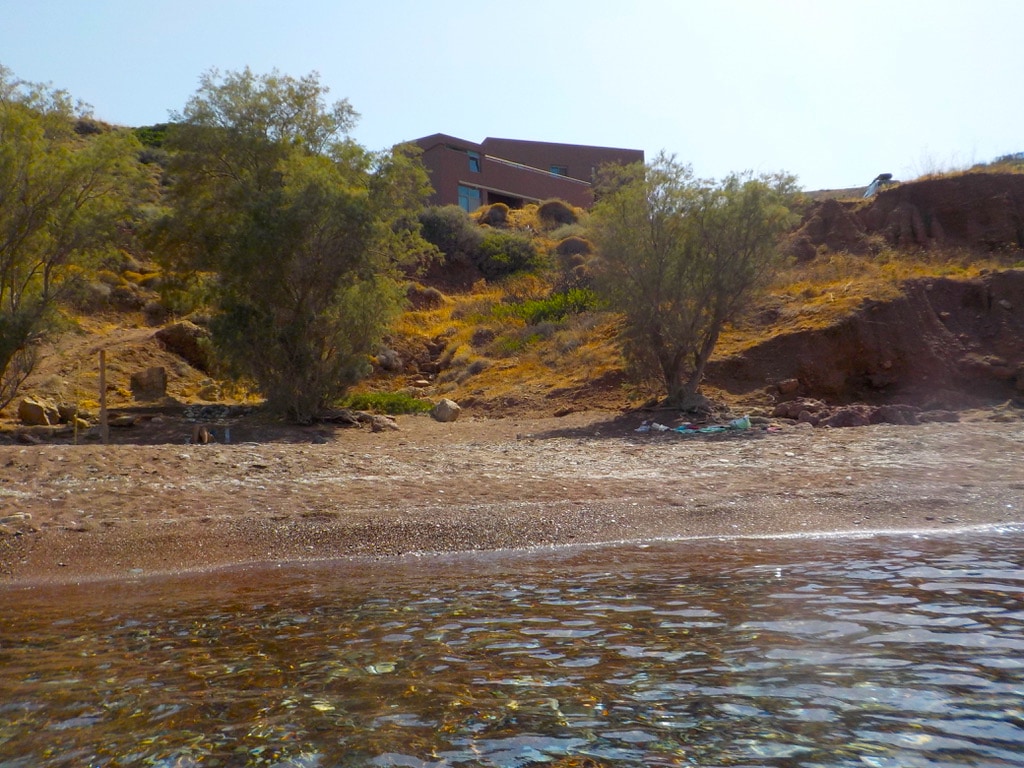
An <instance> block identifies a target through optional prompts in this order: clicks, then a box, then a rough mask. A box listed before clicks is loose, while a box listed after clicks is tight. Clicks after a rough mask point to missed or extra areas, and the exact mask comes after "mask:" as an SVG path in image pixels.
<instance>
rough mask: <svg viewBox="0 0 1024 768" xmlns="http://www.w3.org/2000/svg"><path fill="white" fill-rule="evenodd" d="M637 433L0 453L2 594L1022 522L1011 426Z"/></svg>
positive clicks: (429, 428)
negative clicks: (301, 565)
mask: <svg viewBox="0 0 1024 768" xmlns="http://www.w3.org/2000/svg"><path fill="white" fill-rule="evenodd" d="M639 423H640V422H639V418H638V417H632V418H630V417H616V415H614V414H608V413H587V414H575V415H571V416H567V417H564V418H561V419H553V418H552V419H538V420H517V419H501V420H465V421H459V422H456V423H454V424H440V423H437V422H434V421H432V420H431V419H429V418H427V417H402V418H400V419H399V425H400V427H401V429H400V431H396V432H380V433H371V432H369V431H366V430H357V429H338V430H337V431H330V432H327V433H325V432H324V430H323V429H320V430H318V431H316V432H309V433H306V434H305V438H304V439H305V440H306V441H305V442H302V441H297V439H298V438H297V437H296V435H294V434H293V435H291V436H290V437H289V440H290V441H289V442H283V441H282V442H265V441H260V442H258V441H250V442H237V441H236V442H233V443H232V444H230V445H217V444H211V445H206V446H200V445H186V444H183V442H182V443H164V444H160V445H138V444H122V445H109V446H101V445H96V444H91V445H79V446H74V445H31V446H27V445H26V446H22V445H7V446H0V585H2V584H4V583H7V584H16V583H29V582H39V581H44V582H75V581H81V580H88V579H92V578H111V577H112V578H122V577H134V576H138V575H143V574H154V573H161V572H169V571H185V570H192V569H197V570H198V569H207V568H211V567H216V566H223V565H231V564H240V563H250V562H273V561H283V560H295V559H312V558H317V559H319V558H332V557H340V556H350V555H359V556H375V557H376V556H389V555H398V554H403V553H410V552H422V551H451V550H464V549H497V548H518V547H526V546H534V545H546V544H573V543H584V542H605V541H616V540H623V539H630V540H636V539H651V538H660V537H672V538H675V537H689V536H734V535H764V534H790V533H796V534H803V533H808V534H809V533H819V532H829V531H862V530H864V531H866V530H888V529H933V528H949V527H952V526H968V525H979V524H990V523H991V524H997V523H1024V422H1022V421H1019V420H1017V421H1012V422H1009V423H995V422H991V421H986V420H978V421H968V422H961V423H959V424H926V425H921V426H914V427H907V426H886V425H880V426H874V427H863V428H854V429H840V430H814V429H810V428H802V427H784V428H782V429H780V430H779V431H777V432H771V433H769V432H765V431H764V430H760V429H758V430H751V431H749V432H743V433H733V434H725V435H719V436H710V437H704V436H702V437H684V436H681V435H677V434H674V433H662V434H657V433H655V434H638V433H635V432H634V431H633V430H634V428H635V427H636V426H637V425H638V424H639ZM181 431H182V434H183V435H184V434H185V432H184V427H182V428H181ZM237 433H238V434H239V436H240V437H239V438H238V439H239V440H241V439H245V438H246V434H245V432H244V430H241V429H239V430H237ZM299 438H302V436H301V435H300V436H299Z"/></svg>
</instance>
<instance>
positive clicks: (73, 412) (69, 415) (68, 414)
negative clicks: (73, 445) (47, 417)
mask: <svg viewBox="0 0 1024 768" xmlns="http://www.w3.org/2000/svg"><path fill="white" fill-rule="evenodd" d="M57 415H58V416H59V417H60V420H61V422H62V423H66V424H74V422H75V419H76V418H78V416H79V411H78V405H77V404H76V403H57ZM82 415H84V414H82Z"/></svg>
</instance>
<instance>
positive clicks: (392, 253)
mask: <svg viewBox="0 0 1024 768" xmlns="http://www.w3.org/2000/svg"><path fill="white" fill-rule="evenodd" d="M327 92H328V90H327V88H326V87H324V86H322V85H321V84H320V83H319V79H318V76H317V75H316V74H315V73H314V74H311V75H308V76H306V77H303V78H300V79H295V78H292V77H288V76H285V75H281V74H279V73H277V72H276V71H275V72H272V73H271V74H269V75H255V74H253V73H252V72H251V71H250V70H248V69H246V70H244V71H242V72H229V73H226V74H224V75H221V74H220V73H219V72H217V71H216V70H211V71H210V72H207V73H206V74H205V75H203V77H202V79H201V81H200V88H199V90H198V92H197V93H196V94H195V95H194V96H193V97H192V98H191V99H190V100H189V102H188V103H187V104H186V106H185V109H184V111H183V112H182V113H181V114H180V115H175V116H174V122H173V124H172V126H171V128H170V131H169V135H168V140H167V146H168V148H169V150H170V152H171V160H170V173H171V177H172V179H173V187H172V190H171V193H170V204H171V209H172V212H171V215H170V216H169V217H168V219H167V220H166V221H164V223H163V229H162V232H161V234H162V236H163V246H164V252H165V255H166V256H167V257H168V259H169V260H170V262H171V264H172V265H173V266H174V267H176V268H179V269H189V270H196V271H205V272H207V273H209V274H211V275H212V277H213V279H212V286H213V288H212V301H213V305H214V307H213V308H214V310H215V315H214V318H213V321H212V324H211V329H212V331H213V338H214V344H215V346H216V348H217V349H218V351H219V353H220V357H221V359H222V360H224V361H226V363H227V364H228V366H229V369H230V370H231V371H233V372H235V373H237V374H239V375H242V376H246V377H249V378H251V379H252V380H253V381H254V382H255V383H256V384H257V385H258V387H259V388H260V390H261V392H262V394H263V395H264V396H265V398H266V401H267V404H268V406H269V407H271V408H272V409H274V410H278V411H281V412H284V413H286V414H287V415H288V416H289V417H290V418H292V419H293V420H296V421H299V422H308V421H310V420H311V419H312V418H313V417H314V416H315V414H316V412H317V411H318V410H319V409H321V408H323V407H325V406H327V405H329V404H330V403H331V402H332V401H334V400H335V399H336V398H337V397H339V396H340V395H342V394H343V393H344V392H345V390H346V389H348V388H349V387H350V386H351V385H352V384H353V383H355V382H356V381H358V380H359V379H360V378H361V377H362V376H364V375H365V374H366V373H368V372H369V362H368V361H369V356H370V354H372V353H373V352H374V351H376V346H377V344H378V343H379V340H380V338H381V336H382V335H383V333H384V331H385V330H386V328H387V326H388V324H389V322H390V321H391V320H392V318H393V317H394V315H395V313H396V312H397V311H398V309H399V308H400V297H401V290H400V287H401V286H400V282H399V277H400V272H399V269H398V268H399V267H400V266H401V265H402V264H403V263H404V262H405V261H406V260H407V259H408V258H409V257H411V255H413V254H415V253H416V252H417V251H418V250H425V249H426V247H427V246H426V244H425V243H424V242H423V241H422V240H420V238H419V236H418V227H419V225H418V222H417V221H416V218H415V214H416V213H417V212H418V211H419V209H420V207H421V206H422V204H423V200H424V199H425V197H426V193H427V191H428V182H427V176H426V172H425V171H424V170H423V168H422V165H421V164H420V163H419V161H418V159H417V158H416V157H415V156H414V155H413V153H412V150H411V149H406V148H403V147H397V148H395V149H393V150H392V151H391V152H387V153H380V154H374V153H369V152H367V151H366V150H364V149H363V148H361V147H359V146H358V145H356V144H355V143H354V142H352V141H351V140H349V139H348V138H347V133H348V131H349V129H350V128H351V126H352V125H353V124H354V121H355V119H356V117H357V115H356V113H355V112H354V111H353V110H352V108H351V106H349V104H348V102H347V101H344V100H342V101H338V102H335V103H334V104H331V105H327V104H326V103H325V96H326V94H327Z"/></svg>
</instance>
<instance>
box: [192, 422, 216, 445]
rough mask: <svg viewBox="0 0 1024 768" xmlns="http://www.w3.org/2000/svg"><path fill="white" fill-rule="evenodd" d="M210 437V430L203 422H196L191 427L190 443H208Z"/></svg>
mask: <svg viewBox="0 0 1024 768" xmlns="http://www.w3.org/2000/svg"><path fill="white" fill-rule="evenodd" d="M211 439H212V435H211V434H210V430H209V429H207V428H206V426H204V425H203V424H196V425H195V426H194V427H193V428H192V445H208V444H209V442H210V440H211Z"/></svg>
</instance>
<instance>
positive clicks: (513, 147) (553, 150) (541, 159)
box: [481, 138, 644, 182]
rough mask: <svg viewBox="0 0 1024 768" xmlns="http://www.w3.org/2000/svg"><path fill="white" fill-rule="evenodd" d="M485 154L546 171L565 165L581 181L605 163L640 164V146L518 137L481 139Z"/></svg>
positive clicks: (641, 152)
mask: <svg viewBox="0 0 1024 768" xmlns="http://www.w3.org/2000/svg"><path fill="white" fill-rule="evenodd" d="M481 146H483V148H484V151H485V152H486V153H487V154H489V155H495V156H497V157H503V158H505V159H506V160H512V161H514V162H517V163H522V164H523V165H529V166H532V167H533V168H541V169H543V170H546V171H548V170H550V169H551V167H552V166H559V167H561V168H565V169H566V171H567V175H568V176H570V177H571V178H574V179H580V180H581V181H586V182H592V181H593V180H594V173H595V172H596V171H597V169H598V168H599V167H600V166H602V165H605V164H606V163H619V164H621V165H630V164H632V163H642V162H643V161H644V153H643V150H641V149H616V148H614V147H591V146H585V145H581V144H555V143H551V142H543V141H521V140H519V139H492V138H487V139H484V141H483V144H482V145H481Z"/></svg>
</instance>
